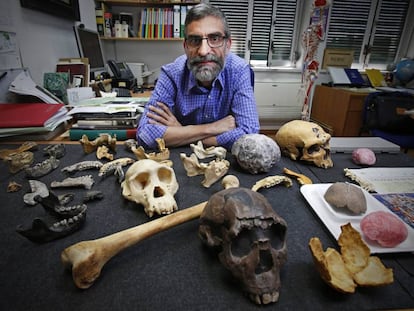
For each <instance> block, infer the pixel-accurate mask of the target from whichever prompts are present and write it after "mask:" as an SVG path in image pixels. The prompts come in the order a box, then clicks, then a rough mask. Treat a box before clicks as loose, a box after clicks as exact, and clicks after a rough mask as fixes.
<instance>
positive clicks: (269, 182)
mask: <svg viewBox="0 0 414 311" xmlns="http://www.w3.org/2000/svg"><path fill="white" fill-rule="evenodd" d="M281 183H283V184H284V185H285V186H286V187H291V186H292V180H291V179H290V178H289V177H286V176H279V175H274V176H268V177H265V178H263V179H261V180H259V181H258V182H256V183H255V184H254V185H253V187H252V190H253V191H258V190H259V189H261V188H270V187H273V186H276V185H278V184H281Z"/></svg>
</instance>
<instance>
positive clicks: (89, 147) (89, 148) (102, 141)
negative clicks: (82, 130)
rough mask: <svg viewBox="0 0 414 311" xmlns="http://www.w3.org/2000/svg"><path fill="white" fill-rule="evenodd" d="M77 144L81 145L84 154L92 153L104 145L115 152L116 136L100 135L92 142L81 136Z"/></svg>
mask: <svg viewBox="0 0 414 311" xmlns="http://www.w3.org/2000/svg"><path fill="white" fill-rule="evenodd" d="M79 142H80V143H81V145H82V147H83V151H84V152H85V153H91V152H94V151H95V150H96V148H98V146H102V145H106V146H108V147H109V149H111V150H112V151H114V152H116V136H114V137H112V136H111V135H109V134H107V133H103V134H100V135H99V137H97V138H96V139H95V140H93V141H89V138H88V136H86V135H82V138H81V139H80V140H79Z"/></svg>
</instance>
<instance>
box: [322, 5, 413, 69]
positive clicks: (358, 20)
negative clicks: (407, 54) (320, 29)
mask: <svg viewBox="0 0 414 311" xmlns="http://www.w3.org/2000/svg"><path fill="white" fill-rule="evenodd" d="M409 2H410V0H374V1H370V0H358V1H354V0H341V1H335V0H334V1H333V2H332V6H331V13H330V18H329V23H328V31H327V42H326V47H327V48H344V49H353V50H354V63H356V64H359V65H360V66H361V67H364V66H368V65H370V66H372V65H374V64H376V65H378V64H389V63H392V62H394V61H395V60H396V58H397V57H398V56H399V55H398V48H399V45H400V39H401V37H402V34H403V32H404V26H405V21H406V17H407V12H408V8H409Z"/></svg>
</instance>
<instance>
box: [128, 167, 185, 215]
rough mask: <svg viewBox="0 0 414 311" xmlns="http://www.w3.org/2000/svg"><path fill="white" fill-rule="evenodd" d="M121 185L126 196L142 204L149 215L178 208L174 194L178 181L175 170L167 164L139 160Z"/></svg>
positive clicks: (166, 212)
mask: <svg viewBox="0 0 414 311" xmlns="http://www.w3.org/2000/svg"><path fill="white" fill-rule="evenodd" d="M121 187H122V195H123V196H124V198H126V199H128V200H130V201H133V202H136V203H139V204H142V205H143V206H144V211H145V213H146V214H147V215H148V216H149V217H152V216H153V215H154V213H156V214H158V215H165V214H170V213H172V212H174V211H176V210H177V203H176V201H175V199H174V195H175V193H176V192H177V191H178V183H177V179H176V177H175V173H174V170H173V169H172V168H171V167H169V166H167V165H163V164H161V163H159V162H157V161H154V160H150V159H144V160H139V161H137V162H135V163H134V164H132V165H131V166H130V167H129V168H128V170H127V172H126V174H125V180H124V181H123V182H122V183H121Z"/></svg>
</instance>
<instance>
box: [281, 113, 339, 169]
mask: <svg viewBox="0 0 414 311" xmlns="http://www.w3.org/2000/svg"><path fill="white" fill-rule="evenodd" d="M275 139H276V142H277V144H278V145H279V147H280V149H281V151H282V153H283V154H285V155H286V156H289V157H290V158H291V159H292V160H303V161H307V162H311V163H313V164H315V165H316V166H318V167H322V168H329V167H332V166H333V162H332V159H331V155H330V153H331V149H330V146H329V141H330V139H331V135H329V134H328V133H326V132H325V131H324V130H323V129H322V127H320V126H319V125H318V124H316V123H314V122H309V121H303V120H293V121H290V122H288V123H285V124H284V125H282V126H281V128H280V129H279V130H278V131H277V133H276V136H275Z"/></svg>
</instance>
